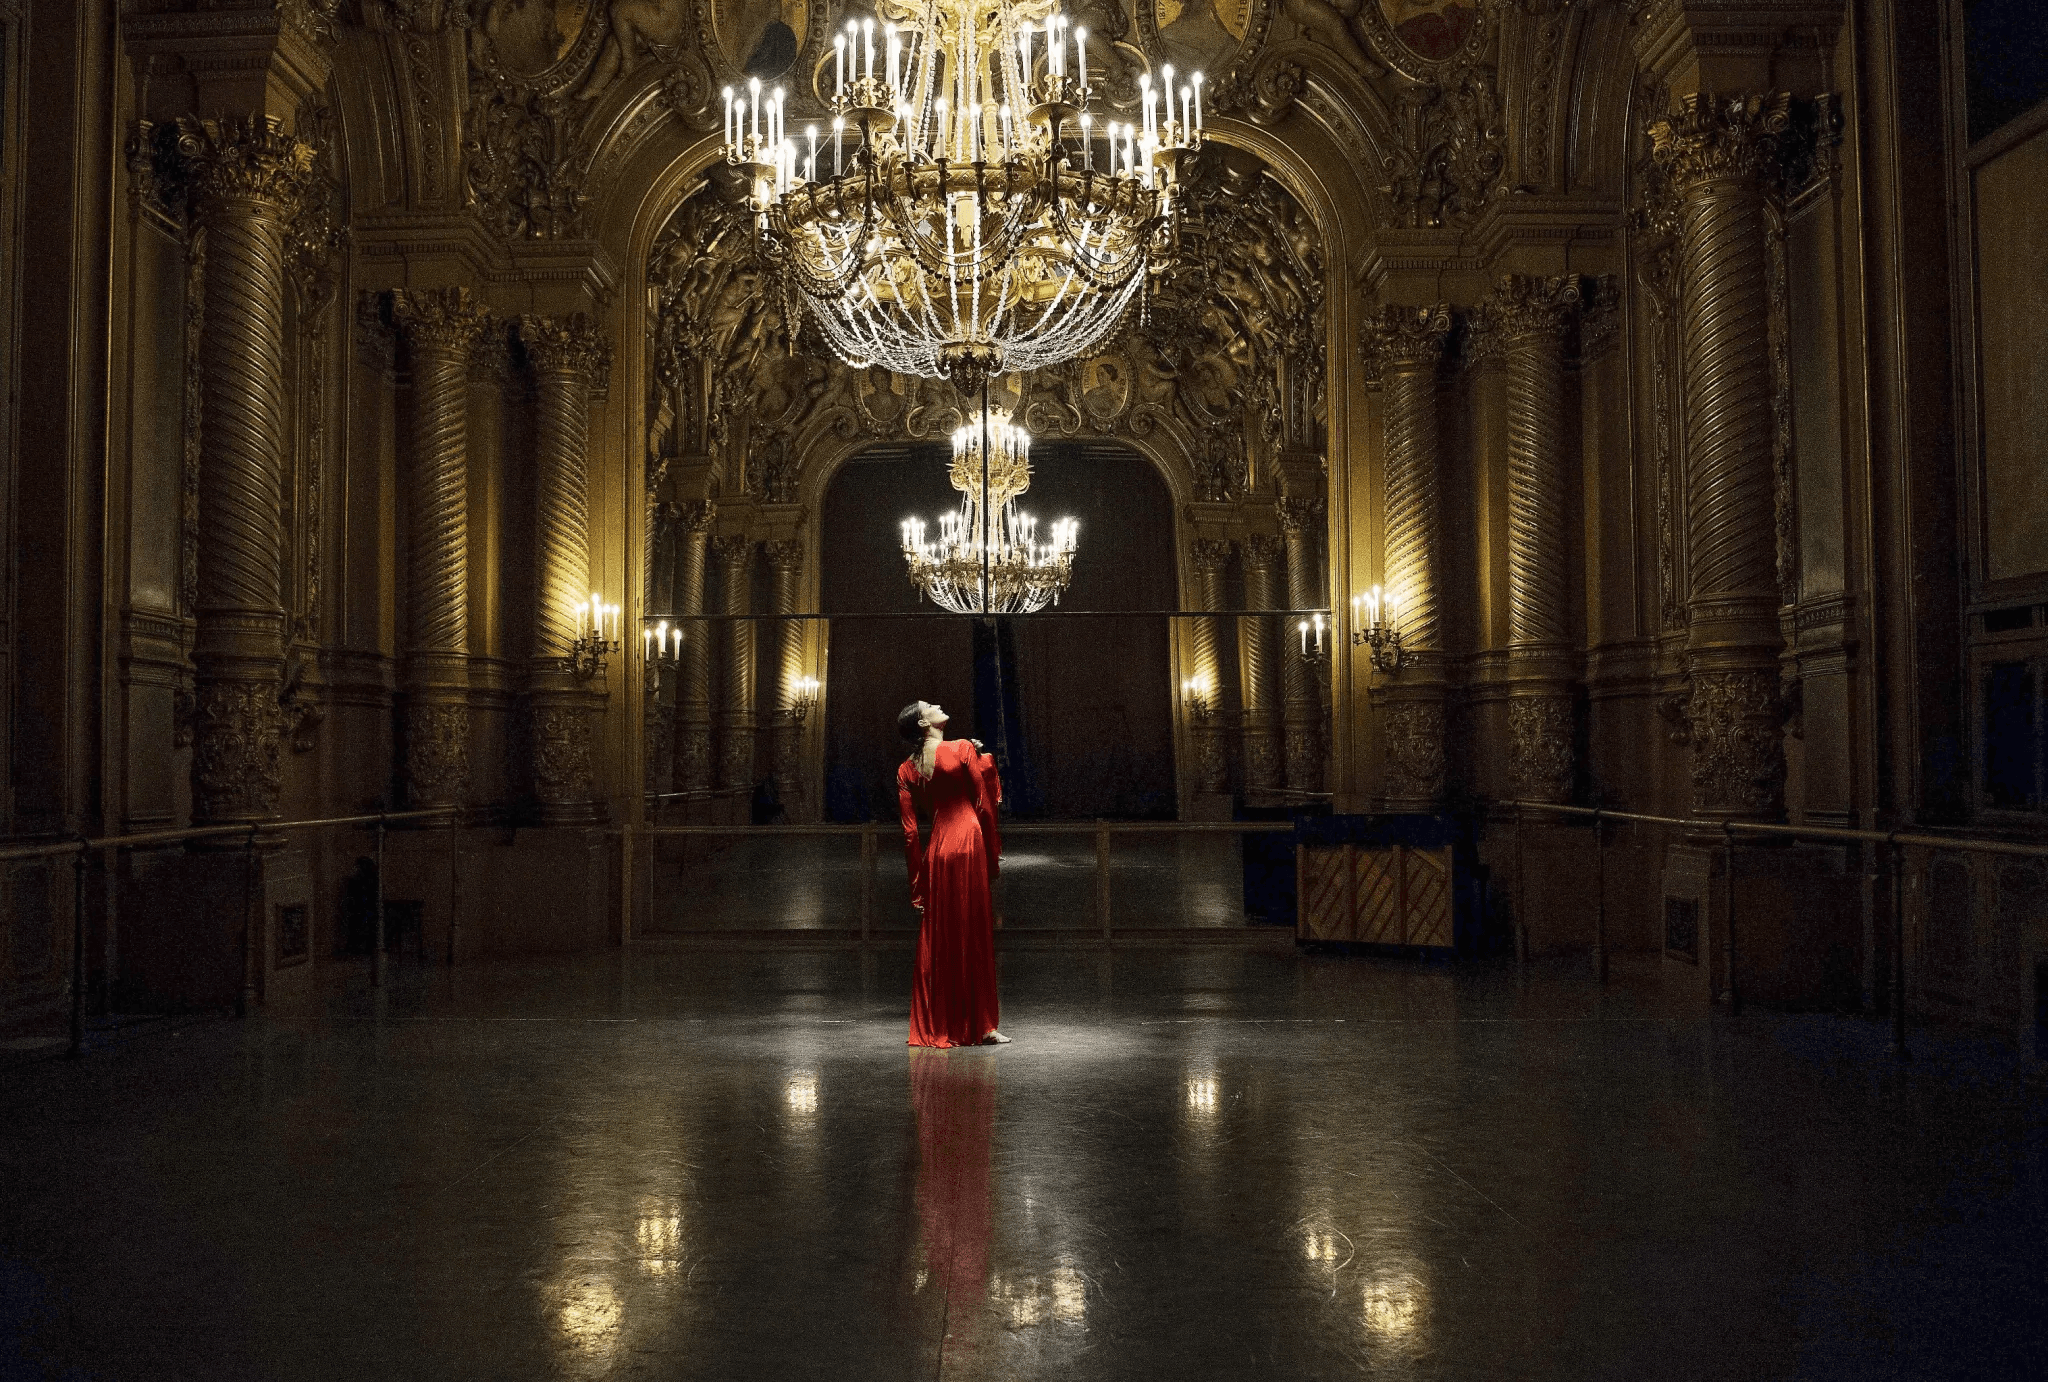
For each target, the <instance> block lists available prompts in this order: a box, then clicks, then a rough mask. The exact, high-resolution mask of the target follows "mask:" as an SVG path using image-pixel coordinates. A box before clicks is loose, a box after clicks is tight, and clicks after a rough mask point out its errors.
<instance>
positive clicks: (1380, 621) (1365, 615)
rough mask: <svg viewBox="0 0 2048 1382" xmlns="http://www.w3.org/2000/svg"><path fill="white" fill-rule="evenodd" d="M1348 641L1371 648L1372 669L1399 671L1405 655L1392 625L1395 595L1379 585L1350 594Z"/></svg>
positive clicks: (1391, 674)
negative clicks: (1382, 590) (1389, 593)
mask: <svg viewBox="0 0 2048 1382" xmlns="http://www.w3.org/2000/svg"><path fill="white" fill-rule="evenodd" d="M1351 641H1352V643H1353V644H1354V645H1356V646H1358V647H1361V648H1369V649H1371V650H1372V651H1371V657H1372V667H1373V670H1374V671H1375V672H1381V673H1384V674H1385V675H1387V676H1390V677H1397V676H1399V675H1400V674H1401V667H1402V664H1404V663H1405V662H1407V660H1408V655H1407V653H1406V652H1405V651H1404V650H1403V649H1402V647H1401V630H1400V629H1399V628H1397V627H1396V626H1395V624H1394V597H1393V596H1391V595H1385V594H1382V593H1381V591H1380V588H1379V587H1378V586H1374V587H1373V588H1372V589H1371V590H1369V591H1366V592H1365V593H1364V594H1362V595H1354V596H1352V597H1351Z"/></svg>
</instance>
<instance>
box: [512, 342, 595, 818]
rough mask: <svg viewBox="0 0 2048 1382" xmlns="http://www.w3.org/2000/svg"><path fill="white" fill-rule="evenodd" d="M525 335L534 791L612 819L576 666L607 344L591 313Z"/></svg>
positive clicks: (543, 813) (548, 805)
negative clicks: (571, 666) (529, 368)
mask: <svg viewBox="0 0 2048 1382" xmlns="http://www.w3.org/2000/svg"><path fill="white" fill-rule="evenodd" d="M519 336H520V339H521V340H522V341H523V342H524V343H525V345H526V353H527V357H528V358H529V359H530V360H531V361H532V362H533V371H534V377H535V385H536V388H535V412H536V417H537V427H536V446H535V450H536V466H535V470H536V486H535V488H536V493H535V495H534V509H535V514H536V523H535V533H534V560H533V593H534V610H533V620H534V623H533V655H534V665H533V668H532V672H531V675H530V678H529V692H528V712H527V713H528V717H529V724H530V726H531V733H532V744H533V790H534V798H535V803H536V806H537V808H538V814H539V819H540V821H541V823H542V824H544V825H572V824H581V823H585V822H588V821H593V820H598V819H601V818H602V817H603V814H604V808H603V805H602V804H601V803H600V802H599V801H598V800H597V775H596V772H595V770H594V768H593V766H592V762H591V751H592V746H591V723H590V721H591V715H592V713H593V710H594V706H593V705H592V701H593V696H592V694H591V692H590V691H589V690H588V689H586V688H585V687H584V686H582V685H580V684H578V683H577V682H576V681H575V679H574V677H573V676H572V675H571V673H570V672H569V670H568V668H567V666H566V661H565V659H566V657H567V654H568V653H569V651H570V648H571V646H572V645H573V644H574V642H575V639H576V633H577V610H578V606H580V605H583V604H584V603H585V602H587V601H588V600H589V599H590V480H589V444H590V443H589V432H590V387H591V379H592V377H593V375H594V374H595V373H596V371H597V370H598V368H599V367H600V366H601V365H602V364H603V361H604V346H603V342H602V340H601V339H600V338H599V336H598V334H597V327H596V324H595V323H594V322H592V321H591V319H590V318H589V317H588V316H587V315H585V314H583V313H581V312H578V313H574V314H572V315H569V316H562V317H538V316H532V315H528V316H523V317H521V318H520V319H519Z"/></svg>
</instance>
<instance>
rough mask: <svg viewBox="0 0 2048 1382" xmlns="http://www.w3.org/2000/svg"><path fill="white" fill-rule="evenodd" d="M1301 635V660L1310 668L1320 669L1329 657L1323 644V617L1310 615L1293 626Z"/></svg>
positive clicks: (1327, 650)
mask: <svg viewBox="0 0 2048 1382" xmlns="http://www.w3.org/2000/svg"><path fill="white" fill-rule="evenodd" d="M1294 629H1295V632H1297V633H1299V634H1300V635H1301V660H1302V661H1303V662H1306V663H1308V664H1309V665H1310V666H1311V667H1320V666H1321V665H1322V664H1323V661H1324V659H1326V658H1327V657H1329V655H1330V653H1329V649H1328V648H1327V647H1326V646H1325V644H1324V643H1323V633H1324V630H1325V625H1324V623H1323V616H1322V615H1320V614H1312V615H1310V616H1309V617H1308V618H1306V619H1304V620H1302V621H1301V622H1300V623H1298V624H1296V625H1295V626H1294Z"/></svg>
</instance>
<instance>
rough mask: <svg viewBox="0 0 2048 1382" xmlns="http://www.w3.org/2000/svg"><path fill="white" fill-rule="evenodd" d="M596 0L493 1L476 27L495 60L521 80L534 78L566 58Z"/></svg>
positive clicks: (580, 34)
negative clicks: (486, 39) (491, 48)
mask: <svg viewBox="0 0 2048 1382" xmlns="http://www.w3.org/2000/svg"><path fill="white" fill-rule="evenodd" d="M598 7H600V6H599V0H494V3H492V4H490V5H487V6H484V7H483V9H482V10H481V11H480V13H479V14H478V19H477V22H478V25H479V27H480V28H481V29H482V30H483V32H484V35H485V36H486V37H488V38H489V39H490V41H491V45H492V47H493V48H494V49H495V50H496V52H497V56H498V61H499V62H501V63H503V64H504V65H505V67H506V69H507V70H508V71H511V72H515V73H517V74H518V75H520V76H522V77H537V76H539V75H540V74H541V73H543V72H545V71H547V70H548V69H549V68H550V67H553V66H554V65H555V64H556V63H558V62H560V61H561V60H562V59H563V58H565V57H567V56H568V55H569V50H570V49H571V48H574V47H575V46H576V40H577V39H578V38H579V37H581V36H582V33H583V25H584V22H585V21H586V20H588V19H589V17H590V12H591V10H592V9H593V8H598Z"/></svg>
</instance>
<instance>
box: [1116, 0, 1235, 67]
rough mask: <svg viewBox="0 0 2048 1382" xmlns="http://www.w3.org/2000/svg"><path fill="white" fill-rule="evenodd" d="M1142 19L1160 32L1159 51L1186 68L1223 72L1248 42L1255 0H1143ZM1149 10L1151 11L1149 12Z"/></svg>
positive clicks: (1157, 46) (1177, 64) (1165, 57)
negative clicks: (1246, 35)
mask: <svg viewBox="0 0 2048 1382" xmlns="http://www.w3.org/2000/svg"><path fill="white" fill-rule="evenodd" d="M1139 3H1140V5H1141V6H1142V7H1144V9H1143V10H1141V14H1140V18H1141V19H1149V20H1150V23H1149V24H1141V25H1140V31H1141V33H1142V31H1143V29H1144V28H1148V27H1149V28H1150V29H1152V31H1153V32H1154V33H1156V34H1157V35H1158V40H1157V44H1156V47H1155V51H1156V52H1158V53H1159V54H1160V56H1161V57H1163V58H1164V60H1165V61H1167V62H1170V63H1173V64H1174V65H1175V66H1177V67H1179V68H1180V69H1181V70H1182V71H1204V72H1207V73H1208V75H1209V78H1210V80H1212V81H1213V80H1215V79H1216V78H1218V77H1220V76H1222V75H1223V73H1224V71H1225V70H1226V69H1227V68H1228V67H1229V65H1230V59H1231V58H1232V57H1233V56H1234V55H1235V54H1236V52H1237V49H1238V45H1239V44H1241V43H1243V42H1244V35H1245V27H1246V25H1247V23H1248V22H1249V21H1250V19H1251V8H1252V0H1139ZM1145 11H1149V13H1146V12H1145Z"/></svg>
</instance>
